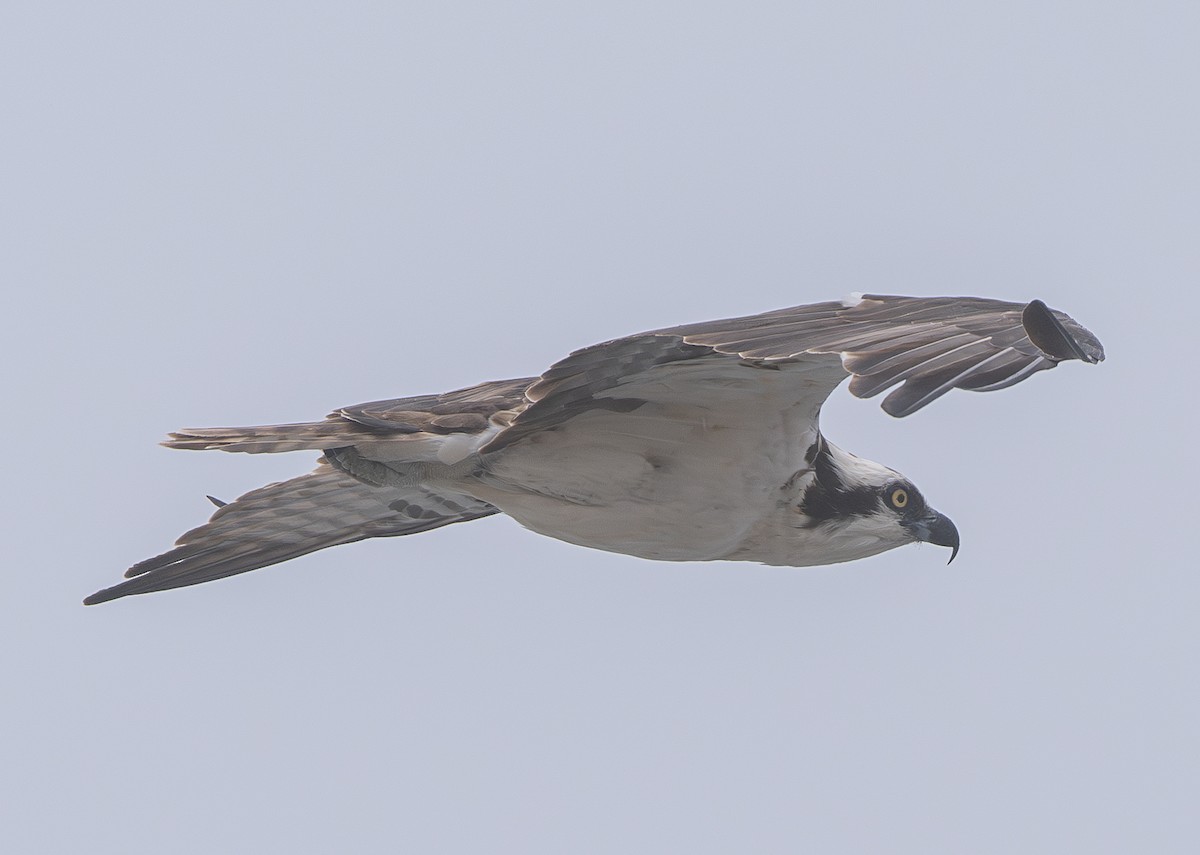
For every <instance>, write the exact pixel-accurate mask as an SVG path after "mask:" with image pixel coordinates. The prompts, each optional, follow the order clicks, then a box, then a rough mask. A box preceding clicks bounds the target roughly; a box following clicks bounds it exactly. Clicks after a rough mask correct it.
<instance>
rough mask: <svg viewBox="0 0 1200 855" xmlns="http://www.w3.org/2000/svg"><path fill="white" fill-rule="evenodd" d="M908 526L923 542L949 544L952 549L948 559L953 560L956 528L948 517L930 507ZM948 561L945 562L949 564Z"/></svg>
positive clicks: (956, 551) (956, 539) (956, 534)
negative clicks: (927, 511)
mask: <svg viewBox="0 0 1200 855" xmlns="http://www.w3.org/2000/svg"><path fill="white" fill-rule="evenodd" d="M908 528H909V531H911V532H912V533H913V536H914V537H915V538H916V539H917V540H919V541H921V542H923V543H932V544H934V545H935V546H949V547H950V548H951V550H953V551H952V552H951V553H950V561H953V560H954V556H956V555H958V529H957V528H955V527H954V523H952V522H950V517H948V516H946V515H944V514H939V513H938V512H937V511H935V510H933V508H930V509H929V513H927V514H926V515H925V516H923V517H921V519H919V520H916V521H915V522H912V523H910V524H909V526H908ZM950 561H947V562H946V563H947V564H949V563H950Z"/></svg>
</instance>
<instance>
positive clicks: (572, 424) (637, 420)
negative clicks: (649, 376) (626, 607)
mask: <svg viewBox="0 0 1200 855" xmlns="http://www.w3.org/2000/svg"><path fill="white" fill-rule="evenodd" d="M735 370H736V373H735V374H734V375H733V376H732V377H726V376H721V377H712V378H709V382H707V383H706V389H705V392H706V395H705V397H704V398H703V401H704V403H703V405H702V406H701V405H698V404H697V403H695V401H696V398H697V396H696V394H695V389H694V388H691V389H687V390H686V391H684V390H681V389H680V388H679V387H678V386H677V385H673V384H672V383H670V382H669V381H670V379H671V378H669V377H666V378H663V380H662V381H661V382H658V383H657V384H656V387H655V388H649V387H648V386H646V385H645V384H641V385H640V386H639V388H637V389H630V388H626V387H622V388H621V389H620V390H619V395H633V394H636V396H637V397H641V398H643V399H646V398H650V399H651V401H650V402H649V403H647V404H644V405H642V406H641V407H639V408H638V409H636V410H634V411H633V412H629V413H614V412H608V411H604V410H593V411H590V412H586V413H584V414H582V415H580V416H578V417H576V418H574V419H572V420H571V421H569V422H567V423H566V424H564V425H562V426H560V427H558V428H557V429H555V430H551V431H546V432H543V433H540V434H536V435H534V436H531V437H529V438H528V439H526V440H523V441H522V442H520V443H518V444H516V445H514V446H512V447H511V448H509V449H507V450H506V451H504V452H502V453H501V454H499V455H497V459H495V460H492V461H489V462H488V465H487V471H486V473H485V474H484V475H483V476H482V481H481V482H480V485H479V488H478V489H472V492H473V493H475V494H476V495H478V496H479V497H480V498H481V499H484V500H485V501H488V502H490V503H492V504H493V505H495V506H496V507H498V508H500V509H501V510H502V511H504V512H505V513H507V514H509V515H510V516H512V517H513V518H515V519H516V520H517V521H518V522H520V523H521V524H522V525H524V526H525V527H527V528H530V529H532V530H534V531H536V532H539V533H541V534H545V535H548V536H550V537H554V538H558V539H559V540H565V541H568V542H570V543H575V544H579V545H581V546H587V547H591V548H594V549H604V550H608V551H611V552H621V553H625V554H628V555H637V556H641V557H644V558H652V559H657V560H666V561H703V560H712V559H719V558H724V557H727V556H729V555H731V554H733V553H735V552H736V551H738V549H739V548H740V547H741V545H742V543H743V541H744V540H745V539H746V538H747V536H748V535H749V534H750V533H751V532H752V531H754V530H756V529H761V527H762V523H763V521H764V519H767V518H769V517H772V516H776V515H779V514H780V513H782V512H783V511H784V506H785V505H786V499H787V496H786V495H785V493H784V491H783V487H784V485H785V484H786V483H787V482H788V481H789V479H791V477H792V475H793V474H794V473H795V472H796V471H797V470H798V469H801V468H803V467H804V466H805V463H804V459H803V455H804V452H805V450H806V449H807V448H808V447H809V446H810V445H811V444H812V442H813V440H814V439H815V435H816V421H815V412H813V410H814V407H813V405H812V404H811V403H807V404H805V405H803V406H801V405H799V404H797V403H796V390H795V378H791V382H789V383H786V384H785V383H782V382H779V378H778V372H768V371H762V372H754V373H755V374H759V375H763V376H761V377H758V376H752V375H751V369H747V368H745V367H743V366H737V367H736V369H735ZM688 379H689V380H692V379H694V378H688ZM748 380H754V381H759V382H757V383H756V384H755V385H753V386H751V385H750V384H749V383H748V382H747V381H748ZM723 381H736V383H734V382H729V385H728V386H727V387H726V388H725V389H723V388H722V382H723ZM748 389H753V392H754V394H752V395H751V394H748V393H747V391H748Z"/></svg>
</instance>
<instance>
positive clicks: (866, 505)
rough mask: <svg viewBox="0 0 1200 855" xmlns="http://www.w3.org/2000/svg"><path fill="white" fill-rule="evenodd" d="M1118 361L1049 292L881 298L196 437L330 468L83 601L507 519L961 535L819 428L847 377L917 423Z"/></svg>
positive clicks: (680, 532) (734, 547) (716, 544)
mask: <svg viewBox="0 0 1200 855" xmlns="http://www.w3.org/2000/svg"><path fill="white" fill-rule="evenodd" d="M1103 358H1104V354H1103V349H1102V348H1101V346H1100V343H1099V341H1098V340H1097V339H1096V338H1095V336H1093V335H1092V334H1091V333H1089V332H1088V331H1087V330H1086V329H1084V328H1083V327H1082V326H1080V325H1079V324H1077V323H1076V322H1075V321H1073V320H1072V319H1071V318H1069V317H1068V316H1067V315H1065V314H1063V313H1061V312H1055V311H1052V310H1050V309H1048V308H1047V307H1046V306H1045V305H1044V304H1042V303H1041V302H1039V301H1034V302H1032V303H1029V304H1028V305H1021V304H1015V303H1006V302H1002V301H998V300H986V299H980V298H972V297H943V298H918V297H887V296H874V295H868V296H863V297H855V298H853V299H848V300H845V301H838V302H827V303H817V304H813V305H808V306H797V307H794V308H790V309H781V310H778V311H774V312H767V313H765V314H760V315H752V316H747V317H741V318H732V319H728V320H721V321H712V322H707V323H699V324H689V325H684V326H679V327H672V328H669V329H664V330H657V331H653V332H649V333H643V334H640V335H633V336H628V337H625V338H619V339H615V340H613V341H610V342H605V343H603V344H598V345H594V346H592V347H588V348H584V349H582V350H579V351H576V352H575V353H573V354H571V355H570V356H568V357H566V358H565V359H563V360H561V361H560V362H558V363H556V364H555V365H553V366H551V367H550V368H549V369H548V370H547V371H546V372H545V373H544V374H542V375H541V376H540V377H527V378H520V379H516V380H505V381H494V382H487V383H481V384H478V385H476V386H472V387H469V388H466V389H460V390H457V391H453V392H447V393H445V394H441V395H423V396H416V397H411V398H400V399H395V400H388V401H377V402H372V403H368V404H361V405H358V406H353V407H346V408H343V409H340V410H337V411H335V412H334V413H332V414H330V415H329V416H328V417H327V418H326V419H325V420H323V421H319V422H310V423H303V424H290V425H271V426H262V427H247V428H203V429H189V430H183V431H179V432H177V433H174V434H171V437H170V439H169V440H167V442H165V443H164V444H165V445H167V446H169V447H172V448H183V449H218V450H222V451H242V452H247V453H251V454H255V453H274V452H282V451H297V450H316V451H321V452H323V454H324V456H323V458H322V462H321V463H320V465H319V466H318V468H317V470H316V471H315V472H313V473H310V474H308V475H303V476H300V477H299V478H295V479H292V480H290V481H285V482H282V483H280V484H273V485H269V486H267V487H263V488H261V489H258V490H254V491H252V492H250V493H247V494H246V495H245V496H242V497H240V498H239V499H238V500H236V501H235V502H232V503H230V504H228V505H226V506H224V507H221V508H219V509H218V511H217V512H216V513H215V514H214V515H213V517H212V519H211V520H210V521H209V522H208V523H206V524H205V525H203V526H201V527H200V528H198V529H195V530H193V531H191V532H188V533H187V534H185V535H184V536H183V537H182V538H180V540H179V542H178V544H177V546H176V547H175V549H173V550H171V551H169V552H167V553H164V554H163V555H160V556H158V557H156V558H152V559H148V560H147V561H143V562H140V563H139V564H136V565H134V567H132V568H131V569H130V571H129V572H128V573H127V575H128V576H131V577H132V578H131V579H130V580H129V581H126V582H123V583H121V584H119V585H116V586H114V587H112V588H108V589H106V590H103V591H100V592H98V593H96V594H94V595H92V596H91V597H89V598H88V599H87V600H86V601H85V602H88V603H98V602H103V601H106V600H110V599H115V598H118V597H122V596H125V595H128V594H136V593H145V592H149V591H156V590H162V589H166V588H174V587H181V586H185V585H192V584H196V583H199V582H204V581H209V580H211V579H216V578H221V577H223V576H230V575H234V574H237V573H242V572H246V571H248V570H253V569H255V568H257V567H263V566H266V565H269V564H274V563H278V562H280V561H285V560H287V559H290V558H294V557H296V556H298V555H303V554H305V553H308V552H312V551H314V550H317V549H323V548H325V547H327V546H333V545H336V544H339V543H348V542H351V541H354V540H361V539H363V538H367V537H392V536H398V535H402V534H412V533H416V532H419V531H426V530H429V529H432V528H438V527H440V526H444V525H449V524H451V523H455V522H463V521H467V520H471V519H477V518H479V517H482V516H487V515H489V514H493V513H497V512H505V513H508V514H510V515H511V516H513V517H515V518H516V519H517V520H518V521H519V522H521V523H522V524H523V525H525V526H526V527H528V528H531V529H533V530H535V531H539V532H541V533H544V534H547V535H550V536H552V537H557V538H560V539H563V540H567V541H570V542H573V543H579V544H581V545H586V546H591V547H595V548H600V549H607V550H611V551H616V552H624V553H627V554H632V555H641V556H643V557H648V558H656V559H663V560H712V559H731V560H749V561H763V562H767V563H772V564H789V565H804V564H815V563H831V562H835V561H844V560H851V559H853V558H857V557H861V556H863V555H869V554H873V553H875V552H879V551H883V550H885V549H890V548H892V547H894V546H898V545H901V544H902V543H905V542H911V541H912V540H931V541H932V542H938V543H941V542H943V541H945V540H947V539H949V538H950V537H951V535H950V534H949V532H951V531H953V525H952V524H950V523H949V521H948V520H946V519H945V518H944V517H941V516H940V515H938V514H936V512H935V511H932V509H928V508H927V507H926V506H925V505H924V504H923V501H924V500H923V499H922V498H921V497H920V495H919V492H917V491H916V489H915V487H912V485H911V484H909V483H908V482H907V481H906V480H904V479H903V476H900V475H899V474H898V473H895V472H894V471H893V470H890V469H887V467H883V466H880V465H879V464H875V463H871V462H870V461H865V460H861V459H860V458H857V457H854V456H853V455H849V454H847V453H846V452H843V451H841V450H840V449H837V448H836V446H833V445H832V444H831V443H828V441H827V440H825V439H824V438H823V437H822V436H821V435H820V431H819V428H818V415H819V412H820V408H821V405H822V404H823V403H824V401H825V399H826V397H827V396H828V395H829V393H830V392H831V391H832V390H833V389H834V388H835V387H836V386H837V385H838V384H839V383H841V382H842V381H843V380H844V379H846V378H847V377H850V378H851V382H850V391H851V392H852V393H853V394H855V395H857V396H859V397H870V396H872V395H875V394H878V393H880V392H882V391H884V390H886V389H889V388H892V387H896V388H894V390H893V391H892V392H891V394H889V395H888V396H887V397H886V398H885V399H884V402H883V408H884V410H886V411H887V412H888V413H890V414H892V415H894V416H906V415H909V414H910V413H913V412H915V411H916V410H918V409H920V408H921V407H923V406H925V405H926V404H928V403H930V402H931V401H933V400H935V399H936V398H937V397H939V396H941V395H943V394H945V393H946V392H948V391H950V390H951V389H955V388H958V389H967V390H972V391H989V390H994V389H1000V388H1004V387H1006V386H1010V385H1012V384H1014V383H1017V382H1019V381H1021V380H1023V379H1025V378H1026V377H1028V376H1030V375H1031V374H1033V373H1035V372H1037V371H1040V370H1044V369H1048V368H1052V367H1054V366H1055V365H1057V364H1058V363H1059V362H1062V361H1064V360H1069V359H1080V360H1083V361H1085V362H1092V363H1094V362H1098V361H1100V360H1102V359H1103ZM893 485H902V486H903V489H904V492H905V495H906V496H908V495H910V494H911V495H912V497H913V499H912V501H913V503H914V504H913V506H911V507H908V506H907V505H906V506H905V507H893V508H888V507H887V506H886V499H883V498H880V497H881V496H883V494H882V493H881V492H880V491H881V490H883V489H884V488H885V487H886V488H888V489H891V488H892V486H893ZM897 489H899V488H897ZM906 502H907V500H906ZM881 503H882V504H881ZM918 503H919V504H918ZM918 510H919V511H920V513H922V514H925V516H923V517H920V518H918V516H917V515H916V514H917V511H918ZM947 526H949V528H947ZM939 538H940V539H939ZM946 545H951V544H950V543H946ZM952 545H954V546H955V548H956V549H957V532H953V544H952Z"/></svg>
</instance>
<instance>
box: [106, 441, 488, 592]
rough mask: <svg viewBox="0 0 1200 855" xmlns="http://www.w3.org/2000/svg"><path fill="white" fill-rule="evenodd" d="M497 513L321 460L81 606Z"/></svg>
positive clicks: (221, 511) (233, 505) (252, 495)
mask: <svg viewBox="0 0 1200 855" xmlns="http://www.w3.org/2000/svg"><path fill="white" fill-rule="evenodd" d="M214 501H215V500H214ZM496 512H497V511H496V509H495V508H493V507H492V506H491V505H489V504H487V503H485V502H481V501H479V500H478V499H473V498H471V497H469V496H462V495H457V494H454V495H445V494H440V493H438V492H435V491H433V490H432V489H429V488H426V487H420V486H414V487H404V488H401V487H394V486H376V485H372V484H368V483H364V482H363V481H360V480H357V479H356V478H354V477H352V476H350V475H348V474H346V473H344V472H341V471H339V470H337V469H335V468H334V467H333V466H331V465H329V464H328V463H327V462H325V461H324V460H322V462H321V463H320V465H318V466H317V469H316V471H314V472H311V473H309V474H307V475H301V476H300V477H299V478H292V479H291V480H290V481H282V482H279V483H276V484H268V485H267V486H265V487H260V488H259V489H257V490H252V491H251V492H249V493H247V494H246V495H244V496H241V497H240V498H238V499H237V500H236V501H234V502H230V503H229V504H226V505H223V506H221V507H219V508H218V509H217V512H216V513H215V514H213V515H212V518H211V519H210V520H209V521H208V522H207V523H205V524H204V525H202V526H200V527H199V528H196V529H193V530H191V531H189V532H187V533H186V534H184V535H183V536H182V537H180V538H179V540H178V541H176V546H175V548H174V549H172V550H170V551H169V552H164V553H163V554H162V555H159V556H156V557H155V558H148V559H146V560H145V561H142V562H139V563H138V564H135V565H133V567H131V568H129V570H128V571H127V572H126V573H125V575H126V576H127V577H129V581H127V582H122V583H121V584H119V585H115V586H114V587H111V588H105V589H104V590H102V591H97V592H96V593H95V594H92V595H91V596H90V597H88V598H87V599H86V600H84V603H85V604H86V605H94V604H96V603H103V602H106V601H108V600H115V599H117V598H118V597H124V596H128V595H129V594H145V593H148V592H150V591H163V590H166V589H168V588H182V587H184V586H186V585H198V584H200V583H201V582H209V581H212V580H213V579H220V578H223V577H225V576H233V575H235V574H238V573H245V572H247V571H250V570H256V569H258V568H259V567H266V566H268V565H270V564H278V563H279V562H281V561H287V560H288V559H290V558H296V557H297V556H300V555H304V554H306V553H309V552H315V551H316V550H318V549H324V548H326V547H328V546H336V545H338V544H341V543H351V542H353V541H356V540H364V539H365V538H368V537H397V536H399V535H404V534H416V533H417V532H421V531H428V530H429V529H434V528H439V527H441V526H444V525H450V524H451V523H456V522H465V521H467V520H473V519H478V518H479V517H485V516H489V515H490V514H494V513H496Z"/></svg>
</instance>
